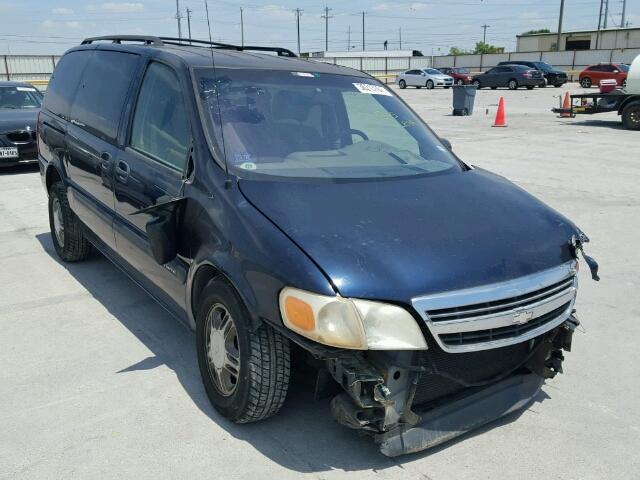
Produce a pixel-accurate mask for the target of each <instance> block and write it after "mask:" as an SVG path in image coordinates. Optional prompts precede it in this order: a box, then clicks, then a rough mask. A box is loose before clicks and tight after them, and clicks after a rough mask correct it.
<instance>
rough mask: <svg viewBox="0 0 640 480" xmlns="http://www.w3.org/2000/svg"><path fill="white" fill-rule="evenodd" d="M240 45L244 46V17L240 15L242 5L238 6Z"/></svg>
mask: <svg viewBox="0 0 640 480" xmlns="http://www.w3.org/2000/svg"><path fill="white" fill-rule="evenodd" d="M240 45H241V46H242V47H244V19H243V17H242V7H240Z"/></svg>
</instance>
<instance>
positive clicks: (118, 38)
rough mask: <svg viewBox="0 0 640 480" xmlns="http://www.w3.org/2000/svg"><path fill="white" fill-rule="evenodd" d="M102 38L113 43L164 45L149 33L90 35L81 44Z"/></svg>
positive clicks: (87, 43)
mask: <svg viewBox="0 0 640 480" xmlns="http://www.w3.org/2000/svg"><path fill="white" fill-rule="evenodd" d="M100 40H110V41H111V42H113V43H122V42H123V41H125V42H143V43H144V44H145V45H154V46H156V47H161V46H162V45H163V41H162V40H161V39H160V38H159V37H152V36H149V35H106V36H104V37H90V38H85V39H84V40H83V41H82V44H81V45H89V44H91V43H94V42H97V41H100Z"/></svg>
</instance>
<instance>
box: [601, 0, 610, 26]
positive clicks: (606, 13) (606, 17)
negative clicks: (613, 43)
mask: <svg viewBox="0 0 640 480" xmlns="http://www.w3.org/2000/svg"><path fill="white" fill-rule="evenodd" d="M608 20H609V0H604V22H603V25H602V28H604V29H605V30H606V29H607V22H608Z"/></svg>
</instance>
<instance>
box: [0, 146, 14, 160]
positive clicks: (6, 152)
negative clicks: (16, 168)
mask: <svg viewBox="0 0 640 480" xmlns="http://www.w3.org/2000/svg"><path fill="white" fill-rule="evenodd" d="M17 157H18V149H17V148H16V147H0V158H17Z"/></svg>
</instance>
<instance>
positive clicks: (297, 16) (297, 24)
mask: <svg viewBox="0 0 640 480" xmlns="http://www.w3.org/2000/svg"><path fill="white" fill-rule="evenodd" d="M301 14H302V10H300V9H299V8H296V28H297V30H298V55H300V15H301Z"/></svg>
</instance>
